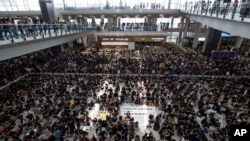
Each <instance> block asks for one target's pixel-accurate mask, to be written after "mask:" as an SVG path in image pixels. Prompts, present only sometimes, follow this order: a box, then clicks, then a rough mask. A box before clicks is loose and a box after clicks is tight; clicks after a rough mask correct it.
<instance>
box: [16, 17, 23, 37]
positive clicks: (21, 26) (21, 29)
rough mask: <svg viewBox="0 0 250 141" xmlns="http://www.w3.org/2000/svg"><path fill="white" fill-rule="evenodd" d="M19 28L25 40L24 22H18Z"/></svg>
mask: <svg viewBox="0 0 250 141" xmlns="http://www.w3.org/2000/svg"><path fill="white" fill-rule="evenodd" d="M17 28H18V30H19V31H20V33H21V38H24V31H23V22H22V21H21V20H19V21H18V22H17Z"/></svg>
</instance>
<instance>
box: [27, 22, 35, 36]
mask: <svg viewBox="0 0 250 141" xmlns="http://www.w3.org/2000/svg"><path fill="white" fill-rule="evenodd" d="M33 34H34V29H33V21H32V19H29V21H28V36H32V35H33Z"/></svg>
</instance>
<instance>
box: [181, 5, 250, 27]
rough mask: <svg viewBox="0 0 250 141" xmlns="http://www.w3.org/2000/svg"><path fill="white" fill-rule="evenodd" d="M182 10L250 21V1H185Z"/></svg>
mask: <svg viewBox="0 0 250 141" xmlns="http://www.w3.org/2000/svg"><path fill="white" fill-rule="evenodd" d="M180 9H181V11H182V12H185V13H190V14H197V15H205V16H212V17H217V18H223V19H231V20H237V21H244V22H250V2H244V3H238V4H236V3H216V2H215V3H185V4H182V5H181V7H180Z"/></svg>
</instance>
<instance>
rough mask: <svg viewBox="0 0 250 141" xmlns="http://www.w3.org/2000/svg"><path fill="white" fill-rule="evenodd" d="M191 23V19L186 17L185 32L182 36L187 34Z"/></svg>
mask: <svg viewBox="0 0 250 141" xmlns="http://www.w3.org/2000/svg"><path fill="white" fill-rule="evenodd" d="M189 23H190V19H189V18H186V21H185V27H184V32H183V36H182V37H183V38H184V37H186V36H187V32H188V29H189Z"/></svg>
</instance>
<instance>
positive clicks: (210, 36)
mask: <svg viewBox="0 0 250 141" xmlns="http://www.w3.org/2000/svg"><path fill="white" fill-rule="evenodd" d="M220 38H221V31H220V30H217V29H213V28H211V27H208V30H207V33H206V39H205V43H204V45H203V49H202V53H203V54H204V55H206V56H210V55H211V51H213V50H216V49H217V46H218V43H219V41H220Z"/></svg>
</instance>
